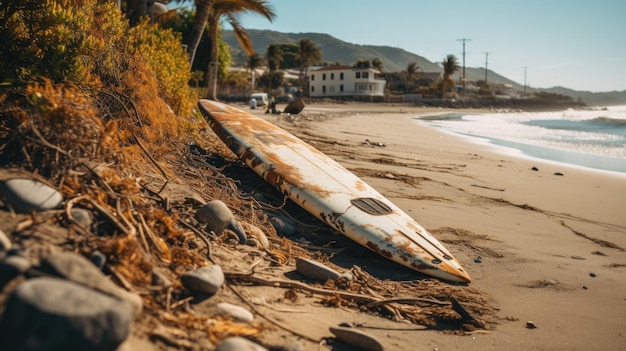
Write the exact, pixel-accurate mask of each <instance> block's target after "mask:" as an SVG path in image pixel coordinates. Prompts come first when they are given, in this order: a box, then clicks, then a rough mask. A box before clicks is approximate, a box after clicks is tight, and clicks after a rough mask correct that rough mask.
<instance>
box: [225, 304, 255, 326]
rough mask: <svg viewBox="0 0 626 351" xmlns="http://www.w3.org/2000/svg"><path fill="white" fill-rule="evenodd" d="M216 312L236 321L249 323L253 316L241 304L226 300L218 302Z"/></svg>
mask: <svg viewBox="0 0 626 351" xmlns="http://www.w3.org/2000/svg"><path fill="white" fill-rule="evenodd" d="M217 313H218V314H220V315H222V316H226V317H230V318H231V319H232V320H234V321H236V322H242V323H250V322H252V320H254V316H253V315H252V313H251V312H250V311H248V310H247V309H245V308H243V307H241V306H237V305H233V304H230V303H228V302H220V303H218V304H217Z"/></svg>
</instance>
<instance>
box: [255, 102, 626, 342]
mask: <svg viewBox="0 0 626 351" xmlns="http://www.w3.org/2000/svg"><path fill="white" fill-rule="evenodd" d="M260 112H261V111H259V110H256V112H255V113H257V114H259V115H261V113H260ZM443 112H445V111H441V110H438V109H423V108H407V107H406V106H402V107H392V106H378V105H368V104H346V105H321V104H320V105H315V104H313V105H310V106H307V108H306V109H305V111H304V112H303V114H302V115H301V116H297V117H293V118H291V119H290V118H287V119H285V118H277V117H274V116H271V115H264V116H266V118H268V119H269V120H272V121H274V122H276V123H277V124H279V125H280V126H281V127H283V128H285V129H287V130H289V131H291V132H293V133H294V134H295V135H297V136H299V137H300V138H302V139H304V140H305V141H307V142H309V143H311V144H312V145H314V146H315V147H317V148H318V149H320V150H322V151H324V152H325V153H327V154H328V155H330V156H331V157H333V158H334V159H335V160H337V161H338V162H339V163H341V164H342V165H344V166H345V167H346V168H347V169H349V170H351V171H353V172H354V173H355V174H357V175H358V176H360V177H362V178H363V179H364V180H365V181H366V182H368V183H369V184H370V185H372V186H373V187H374V188H376V189H377V190H379V191H380V192H381V193H382V194H384V195H385V196H387V197H388V198H389V199H391V200H392V201H393V202H394V203H396V204H397V205H399V206H400V207H401V208H402V209H404V210H405V211H406V212H407V213H409V214H410V215H411V216H413V218H415V219H416V220H417V221H418V222H419V223H420V224H422V225H423V226H424V227H426V228H427V229H428V230H430V231H431V232H432V233H434V234H435V235H436V236H437V237H438V238H439V239H440V240H441V241H442V242H443V243H444V245H446V247H448V248H449V249H450V250H451V251H452V253H453V254H454V255H455V256H456V257H457V259H459V260H460V262H461V263H462V264H463V265H464V266H465V268H466V269H467V270H468V271H469V273H470V275H471V277H472V279H473V281H472V283H471V284H470V286H471V287H472V288H475V289H479V290H480V291H483V292H484V294H485V296H488V298H489V301H490V304H492V305H493V306H495V307H496V308H497V309H498V311H497V313H496V315H497V324H496V325H495V327H494V328H493V329H492V330H490V331H489V332H488V333H485V334H482V333H480V334H473V335H466V336H456V335H447V334H445V333H442V332H438V331H419V332H406V331H392V330H374V329H372V330H368V332H370V333H372V334H374V335H377V336H378V337H379V338H380V339H381V340H382V341H383V343H384V344H385V345H386V346H387V347H388V349H389V350H434V349H438V350H589V349H607V350H617V349H622V348H623V347H624V346H625V345H626V333H625V332H624V330H626V318H624V316H626V279H625V278H624V274H625V273H626V272H625V271H626V252H624V251H625V250H624V248H626V217H625V216H624V214H623V209H624V208H626V198H624V197H623V196H622V195H623V194H624V191H626V176H625V175H618V174H611V173H606V172H595V171H588V170H582V169H580V168H574V167H568V166H567V165H563V164H556V163H548V162H542V161H539V160H532V159H527V158H518V157H514V156H513V155H510V154H509V155H506V154H503V153H500V152H497V151H496V150H495V149H494V148H493V147H491V146H489V145H480V144H476V143H470V142H469V141H468V140H466V139H464V138H461V137H458V136H455V135H450V134H447V133H444V132H442V131H439V130H436V129H433V128H429V127H425V126H421V125H418V124H417V123H415V121H413V120H412V118H413V117H415V116H418V115H430V114H437V113H443ZM454 112H457V113H458V112H459V111H454ZM461 112H463V111H461ZM466 112H468V113H475V112H479V111H473V110H469V111H466ZM381 145H384V146H381ZM533 167H536V169H537V170H533V169H532V168H533ZM555 174H562V175H555ZM323 318H324V320H325V321H327V318H328V316H327V315H324V317H323ZM344 318H346V317H344ZM312 320H314V318H312ZM529 321H530V322H532V323H534V324H535V325H536V326H537V328H535V329H531V328H527V322H529ZM355 322H356V321H355ZM359 322H362V323H364V324H366V325H367V324H370V323H371V324H375V325H379V326H380V325H381V324H384V325H386V326H387V327H388V328H393V326H394V323H391V322H384V323H383V322H382V321H381V320H380V319H377V320H375V321H372V320H367V318H363V319H361V317H359ZM396 326H397V325H396ZM307 330H309V331H313V330H315V329H314V328H312V329H307Z"/></svg>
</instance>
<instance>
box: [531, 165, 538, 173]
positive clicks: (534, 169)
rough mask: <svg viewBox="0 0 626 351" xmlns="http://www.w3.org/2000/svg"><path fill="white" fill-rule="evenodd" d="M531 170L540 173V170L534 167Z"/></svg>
mask: <svg viewBox="0 0 626 351" xmlns="http://www.w3.org/2000/svg"><path fill="white" fill-rule="evenodd" d="M531 169H532V170H533V171H535V172H537V171H539V168H537V167H534V166H533V168H531Z"/></svg>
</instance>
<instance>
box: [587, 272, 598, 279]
mask: <svg viewBox="0 0 626 351" xmlns="http://www.w3.org/2000/svg"><path fill="white" fill-rule="evenodd" d="M589 276H590V277H591V278H595V277H596V276H597V275H596V274H595V273H589Z"/></svg>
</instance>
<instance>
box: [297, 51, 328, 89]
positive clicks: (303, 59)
mask: <svg viewBox="0 0 626 351" xmlns="http://www.w3.org/2000/svg"><path fill="white" fill-rule="evenodd" d="M296 59H297V60H298V62H299V63H300V82H301V83H302V90H303V91H309V90H308V89H309V87H308V84H307V83H308V79H307V76H308V70H309V66H311V65H314V64H316V63H318V62H320V61H321V60H322V52H321V51H320V49H319V48H318V47H317V45H315V43H313V42H312V41H311V40H310V39H301V40H300V41H299V42H298V51H297V52H296Z"/></svg>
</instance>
